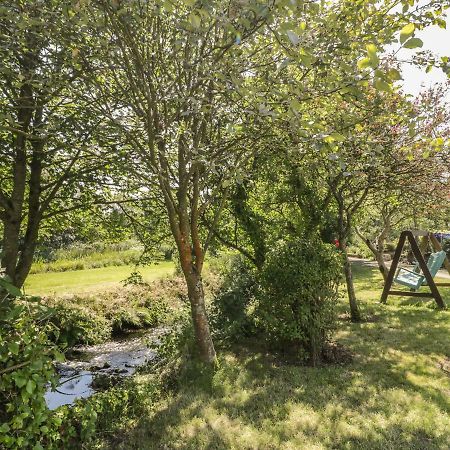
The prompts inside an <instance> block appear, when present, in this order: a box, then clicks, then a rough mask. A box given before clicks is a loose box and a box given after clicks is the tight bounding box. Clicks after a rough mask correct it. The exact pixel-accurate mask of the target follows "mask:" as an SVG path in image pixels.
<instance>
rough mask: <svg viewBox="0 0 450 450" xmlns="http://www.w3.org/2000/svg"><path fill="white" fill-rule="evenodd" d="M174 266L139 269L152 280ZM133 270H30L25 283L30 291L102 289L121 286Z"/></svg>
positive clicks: (147, 279) (123, 267) (58, 292)
mask: <svg viewBox="0 0 450 450" xmlns="http://www.w3.org/2000/svg"><path fill="white" fill-rule="evenodd" d="M174 268H175V266H174V263H173V262H171V261H164V262H160V263H158V264H152V265H150V266H144V267H140V268H139V269H138V270H139V272H140V273H141V274H142V277H143V279H144V281H147V282H149V281H153V280H155V279H157V278H161V277H163V276H166V275H171V274H173V272H174ZM134 270H136V267H135V266H133V265H131V266H130V265H124V266H109V267H100V268H95V269H85V270H71V271H66V272H43V273H36V274H31V275H29V276H28V278H27V281H26V283H25V292H26V293H27V294H30V295H51V294H81V293H87V292H90V293H92V292H100V291H103V290H108V289H111V288H114V287H118V286H120V285H121V282H122V281H123V280H125V279H126V278H128V277H129V276H130V275H131V273H132V272H133V271H134Z"/></svg>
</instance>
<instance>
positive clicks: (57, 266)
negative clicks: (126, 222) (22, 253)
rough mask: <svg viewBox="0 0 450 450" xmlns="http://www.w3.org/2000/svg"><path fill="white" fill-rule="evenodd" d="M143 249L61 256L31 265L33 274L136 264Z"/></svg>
mask: <svg viewBox="0 0 450 450" xmlns="http://www.w3.org/2000/svg"><path fill="white" fill-rule="evenodd" d="M141 254H142V251H141V250H137V249H130V250H123V251H114V250H110V251H102V252H92V253H90V254H88V255H82V256H79V257H75V258H60V259H57V260H56V261H52V262H43V261H37V262H35V263H34V264H33V266H32V267H31V271H30V273H31V274H36V273H42V272H66V271H69V270H84V269H96V268H101V267H109V266H126V265H130V264H136V263H137V262H138V261H139V257H140V256H141Z"/></svg>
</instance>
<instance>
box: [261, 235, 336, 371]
mask: <svg viewBox="0 0 450 450" xmlns="http://www.w3.org/2000/svg"><path fill="white" fill-rule="evenodd" d="M341 264H342V263H341V261H340V256H339V254H338V253H337V251H336V249H334V248H333V247H332V246H331V245H328V244H323V243H322V242H321V241H320V240H319V239H317V238H316V239H314V238H313V239H308V240H307V239H306V238H303V239H298V240H297V241H287V242H280V243H278V244H277V245H275V246H274V248H273V249H272V251H271V252H270V254H269V255H268V259H267V262H266V264H265V266H264V267H263V270H262V272H261V293H260V294H259V296H258V297H259V299H258V300H259V301H258V305H257V309H256V316H257V318H258V324H259V326H260V327H262V328H263V329H264V331H265V332H266V333H267V338H268V339H269V341H270V342H272V343H274V344H276V345H277V346H278V347H281V348H284V349H285V350H289V349H292V350H293V352H294V355H295V356H296V357H298V358H300V359H309V360H310V362H311V363H312V364H316V363H318V362H319V360H320V358H321V353H322V351H323V348H324V346H325V343H326V341H327V339H328V338H329V337H330V332H331V330H332V329H333V328H334V326H335V305H336V300H337V287H338V284H339V280H340V274H341Z"/></svg>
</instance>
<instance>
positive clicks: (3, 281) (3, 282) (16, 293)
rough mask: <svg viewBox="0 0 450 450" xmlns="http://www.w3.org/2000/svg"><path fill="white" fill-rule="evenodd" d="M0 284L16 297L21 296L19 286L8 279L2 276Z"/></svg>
mask: <svg viewBox="0 0 450 450" xmlns="http://www.w3.org/2000/svg"><path fill="white" fill-rule="evenodd" d="M0 286H1V287H2V288H3V289H5V290H6V292H8V293H9V294H11V295H13V296H14V297H21V296H22V292H21V290H20V289H19V288H17V287H16V286H14V285H13V284H11V283H10V282H9V281H7V280H6V279H5V278H0Z"/></svg>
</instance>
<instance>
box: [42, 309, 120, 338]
mask: <svg viewBox="0 0 450 450" xmlns="http://www.w3.org/2000/svg"><path fill="white" fill-rule="evenodd" d="M52 311H53V314H52V316H51V321H52V323H53V324H54V325H55V327H56V328H57V329H58V334H57V335H53V338H54V340H55V341H56V342H58V343H59V344H65V345H68V346H72V345H75V344H100V343H102V342H105V341H107V340H108V339H110V337H111V334H112V330H113V327H112V323H111V321H110V320H108V319H107V318H106V317H104V315H102V314H99V313H98V311H95V309H93V308H89V306H88V305H83V304H79V303H75V302H69V301H58V302H54V303H53V306H52Z"/></svg>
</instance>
